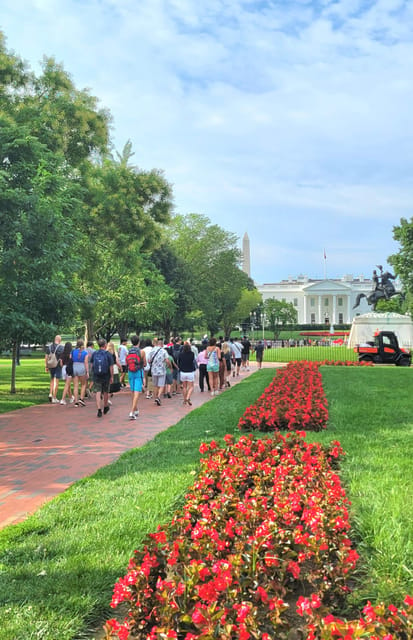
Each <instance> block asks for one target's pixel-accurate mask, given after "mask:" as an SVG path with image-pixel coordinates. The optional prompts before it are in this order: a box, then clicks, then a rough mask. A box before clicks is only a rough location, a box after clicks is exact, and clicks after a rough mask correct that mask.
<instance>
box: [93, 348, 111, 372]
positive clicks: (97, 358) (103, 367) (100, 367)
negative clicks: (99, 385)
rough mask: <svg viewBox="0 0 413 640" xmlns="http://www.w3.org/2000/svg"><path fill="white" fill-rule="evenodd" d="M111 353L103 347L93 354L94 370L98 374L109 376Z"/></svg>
mask: <svg viewBox="0 0 413 640" xmlns="http://www.w3.org/2000/svg"><path fill="white" fill-rule="evenodd" d="M109 368H110V365H109V354H108V352H107V351H104V350H103V349H99V350H98V351H95V353H94V354H93V371H94V373H95V374H96V375H97V376H107V375H108V373H109Z"/></svg>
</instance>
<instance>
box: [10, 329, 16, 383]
mask: <svg viewBox="0 0 413 640" xmlns="http://www.w3.org/2000/svg"><path fill="white" fill-rule="evenodd" d="M16 356H17V342H16V341H13V346H12V356H11V383H10V393H16Z"/></svg>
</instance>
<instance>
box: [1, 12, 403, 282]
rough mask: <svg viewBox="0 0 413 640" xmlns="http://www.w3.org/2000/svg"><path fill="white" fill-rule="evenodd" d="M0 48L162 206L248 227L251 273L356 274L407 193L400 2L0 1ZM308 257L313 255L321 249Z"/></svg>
mask: <svg viewBox="0 0 413 640" xmlns="http://www.w3.org/2000/svg"><path fill="white" fill-rule="evenodd" d="M0 29H1V30H2V31H3V32H4V35H5V36H6V45H7V48H8V50H9V51H14V53H16V54H18V55H20V56H21V57H22V58H23V59H24V60H26V61H27V62H28V63H29V65H30V67H31V68H32V69H33V70H34V71H36V72H39V71H40V68H41V67H40V62H41V60H42V58H43V56H44V55H46V56H53V57H55V58H56V60H57V61H58V62H60V63H62V64H63V66H64V68H65V69H66V71H68V72H69V73H70V75H71V76H72V78H73V80H74V82H75V85H76V87H77V88H78V89H83V88H85V87H88V88H89V89H90V91H91V93H92V94H93V95H95V96H97V97H98V98H99V100H100V106H101V107H105V108H108V109H109V110H110V112H111V114H112V117H113V129H112V140H113V145H114V148H115V149H116V150H118V151H121V150H122V148H123V146H124V144H125V143H126V141H127V140H128V139H130V140H131V141H132V144H133V150H134V152H135V156H134V157H133V164H136V165H138V166H139V167H140V168H142V169H145V170H148V169H152V168H157V169H162V170H163V171H164V174H165V177H166V179H167V180H168V181H169V182H170V183H171V184H172V185H173V191H174V203H175V212H176V213H179V214H187V213H193V212H195V213H200V214H203V215H205V216H207V217H208V218H209V219H210V221H211V222H212V223H213V224H218V225H220V226H221V227H223V228H224V229H226V230H227V231H230V232H232V233H235V234H237V235H238V236H239V239H240V247H241V239H242V236H243V235H244V233H245V232H247V233H248V235H249V238H250V247H251V276H252V278H253V279H254V280H255V281H256V283H257V284H262V283H265V282H267V283H269V282H278V281H280V280H282V279H285V278H287V277H288V276H290V275H292V276H296V275H298V274H304V275H308V276H309V277H310V278H323V277H324V275H325V274H326V276H327V277H330V278H337V277H338V278H340V277H342V276H343V275H344V274H353V275H354V276H355V277H358V276H360V275H364V276H365V277H371V273H372V270H373V269H374V268H375V265H376V264H383V265H386V261H387V258H388V256H389V255H391V254H392V253H395V252H397V251H398V249H399V246H398V244H397V243H396V242H395V241H394V240H393V228H394V226H397V225H398V224H399V222H400V219H401V218H402V217H404V218H407V219H410V218H411V216H412V203H413V82H412V63H413V2H409V1H408V0H285V1H284V0H1V13H0ZM324 252H325V255H326V259H325V260H324Z"/></svg>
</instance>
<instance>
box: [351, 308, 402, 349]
mask: <svg viewBox="0 0 413 640" xmlns="http://www.w3.org/2000/svg"><path fill="white" fill-rule="evenodd" d="M376 331H393V332H394V333H395V334H396V336H397V339H398V341H399V345H400V346H401V347H403V348H405V349H413V320H412V319H411V317H410V316H408V315H406V316H403V315H401V314H399V313H376V312H372V313H365V314H363V315H361V316H356V317H355V318H354V319H353V324H352V325H351V331H350V335H349V338H348V345H347V346H348V347H349V349H353V348H354V347H356V346H357V345H360V344H364V343H366V342H367V341H371V340H373V339H374V334H375V332H376Z"/></svg>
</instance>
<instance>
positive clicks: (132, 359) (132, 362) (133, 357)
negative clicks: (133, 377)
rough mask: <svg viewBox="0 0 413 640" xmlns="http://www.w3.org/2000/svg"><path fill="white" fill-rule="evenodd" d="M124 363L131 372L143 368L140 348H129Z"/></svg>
mask: <svg viewBox="0 0 413 640" xmlns="http://www.w3.org/2000/svg"><path fill="white" fill-rule="evenodd" d="M126 365H127V367H128V371H131V372H132V373H135V372H136V371H139V370H140V369H143V359H142V355H141V350H140V349H136V351H135V350H133V351H132V349H131V350H130V351H129V353H128V355H127V356H126Z"/></svg>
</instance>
